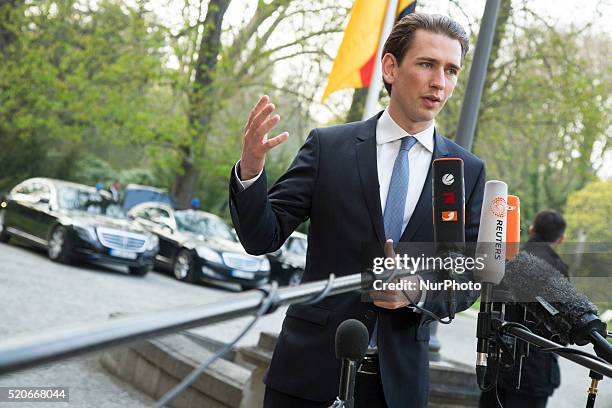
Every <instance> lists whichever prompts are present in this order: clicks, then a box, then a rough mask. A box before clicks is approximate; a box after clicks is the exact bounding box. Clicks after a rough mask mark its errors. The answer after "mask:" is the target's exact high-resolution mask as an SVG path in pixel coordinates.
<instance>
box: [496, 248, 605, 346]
mask: <svg viewBox="0 0 612 408" xmlns="http://www.w3.org/2000/svg"><path fill="white" fill-rule="evenodd" d="M501 284H502V285H503V286H505V287H506V288H507V289H508V290H509V291H510V292H511V293H512V296H513V298H514V300H515V301H516V302H519V303H526V306H527V309H528V310H529V311H530V312H532V314H533V315H534V316H535V317H536V318H538V319H540V320H541V321H542V322H543V323H544V324H546V326H548V327H549V328H551V329H553V330H554V331H555V332H557V333H558V334H559V335H560V336H561V337H562V338H563V339H564V340H568V338H567V335H569V333H567V331H568V329H571V328H574V327H576V326H578V325H580V324H581V323H582V318H583V317H584V316H585V315H586V314H592V315H596V314H597V307H596V306H595V305H594V304H593V303H592V302H591V301H590V300H589V299H588V298H587V297H586V296H585V295H583V294H582V293H580V292H579V291H578V290H577V289H576V288H575V287H574V285H572V283H571V282H570V281H569V280H567V279H566V278H565V277H564V276H563V275H562V274H561V273H560V272H559V271H557V270H556V269H555V268H553V267H552V266H551V265H550V264H548V263H547V262H545V261H544V260H542V259H540V258H538V257H536V256H533V255H531V254H529V253H527V252H524V251H521V252H519V253H518V255H516V256H515V257H514V258H513V259H512V260H511V261H509V262H508V263H507V264H506V274H505V276H504V279H503V280H502V282H501ZM542 301H544V302H542ZM543 303H544V304H546V303H548V304H550V305H551V306H552V307H553V308H554V309H550V310H548V311H547V310H545V309H544V308H545V306H543V305H542V304H543ZM555 309H556V310H555ZM556 311H558V313H555V312H556ZM568 325H569V327H568Z"/></svg>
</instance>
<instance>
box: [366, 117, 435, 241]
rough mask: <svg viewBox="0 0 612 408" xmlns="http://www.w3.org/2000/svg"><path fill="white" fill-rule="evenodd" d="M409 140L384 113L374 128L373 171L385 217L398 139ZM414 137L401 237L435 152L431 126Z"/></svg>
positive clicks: (403, 131) (417, 199)
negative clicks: (374, 153) (376, 171)
mask: <svg viewBox="0 0 612 408" xmlns="http://www.w3.org/2000/svg"><path fill="white" fill-rule="evenodd" d="M405 136H408V132H406V131H405V130H404V129H402V128H401V127H399V125H398V124H397V123H395V121H394V120H393V119H392V118H391V116H390V115H389V111H388V110H387V109H385V111H384V112H383V114H382V116H381V117H380V118H379V119H378V122H377V124H376V168H377V170H378V184H379V185H380V205H381V208H382V211H383V215H384V213H385V204H386V203H387V195H388V194H389V184H390V183H391V174H392V173H393V165H394V164H395V158H396V157H397V154H398V153H399V149H400V145H401V144H402V141H401V139H402V138H404V137H405ZM410 136H413V137H414V138H415V139H416V140H417V141H418V143H416V144H415V145H414V146H413V147H412V149H410V152H408V166H409V167H410V178H409V180H408V196H407V197H406V207H405V208H404V221H403V223H402V233H403V232H404V229H406V225H408V221H410V217H412V214H413V213H414V209H415V208H416V206H417V203H418V201H419V197H421V192H422V191H423V186H424V185H425V179H426V178H427V173H428V172H429V166H431V158H432V155H433V150H434V125H433V124H432V125H431V126H430V127H428V128H427V129H425V130H423V131H422V132H420V133H417V134H416V135H410Z"/></svg>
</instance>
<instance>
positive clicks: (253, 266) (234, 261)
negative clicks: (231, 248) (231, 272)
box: [222, 252, 261, 271]
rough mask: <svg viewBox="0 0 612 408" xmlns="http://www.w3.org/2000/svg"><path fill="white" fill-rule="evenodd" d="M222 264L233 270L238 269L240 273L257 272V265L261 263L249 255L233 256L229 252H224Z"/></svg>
mask: <svg viewBox="0 0 612 408" xmlns="http://www.w3.org/2000/svg"><path fill="white" fill-rule="evenodd" d="M222 255H223V262H225V264H226V265H227V266H229V267H230V268H233V269H240V270H241V271H257V270H259V264H260V263H261V262H260V260H259V259H258V258H254V257H252V256H249V255H242V254H234V253H231V252H224V253H223V254H222Z"/></svg>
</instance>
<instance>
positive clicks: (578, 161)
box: [438, 11, 612, 238]
mask: <svg viewBox="0 0 612 408" xmlns="http://www.w3.org/2000/svg"><path fill="white" fill-rule="evenodd" d="M523 17H524V16H523V15H520V14H519V13H518V12H516V11H515V12H513V14H511V15H510V17H509V20H508V23H507V24H508V27H507V29H506V34H505V37H504V38H503V39H502V40H501V42H500V48H499V50H498V52H497V54H496V55H497V58H495V59H494V61H493V62H492V63H490V64H489V70H488V73H487V80H486V86H485V89H484V92H483V97H482V101H481V108H480V114H479V120H478V125H477V130H476V135H475V143H474V152H475V153H476V154H477V155H478V156H479V157H481V158H482V159H484V160H485V161H486V164H487V178H488V179H499V180H503V181H505V182H507V183H508V189H509V193H511V194H515V195H518V196H519V198H520V200H521V212H522V214H521V218H522V228H521V229H522V231H523V234H524V235H525V233H526V231H527V227H528V226H529V224H530V223H531V222H532V220H533V218H534V216H535V214H536V213H537V212H538V211H540V210H542V209H544V208H557V209H560V210H563V209H564V206H565V204H566V200H567V197H568V195H569V194H570V193H571V192H572V191H575V190H578V189H580V188H582V187H583V186H584V185H585V184H587V183H588V182H590V181H592V180H594V179H596V171H597V170H598V167H596V166H597V165H599V166H601V165H602V163H603V155H604V154H605V152H606V150H608V151H609V150H610V144H609V143H608V142H609V136H608V134H609V129H610V127H611V125H612V122H611V118H612V115H611V113H612V112H611V106H612V105H610V103H609V101H610V96H609V95H610V94H611V93H612V83H611V82H610V81H606V80H604V78H609V77H610V68H609V66H608V65H605V64H597V63H596V62H597V61H596V60H594V58H592V56H590V55H588V52H587V51H586V50H590V52H591V53H594V54H597V50H598V49H599V50H600V51H603V50H605V49H606V48H607V47H609V45H610V44H611V43H612V40H611V39H610V38H609V37H606V36H602V37H601V38H599V39H598V42H594V41H590V37H589V35H588V34H587V33H585V32H580V31H579V30H577V29H576V30H571V31H570V30H569V29H558V28H555V27H550V26H546V25H545V24H542V22H541V21H540V20H537V22H533V23H531V24H527V25H526V24H525V20H524V19H523ZM470 63H471V62H470V61H468V64H470ZM469 68H470V67H469V65H468V66H467V67H466V68H465V69H464V71H465V72H464V75H463V77H462V78H461V83H460V84H459V86H458V87H457V90H456V93H455V96H454V97H453V100H451V102H450V104H449V106H447V108H446V112H444V113H443V114H442V115H440V116H439V119H438V122H439V123H440V124H441V125H442V128H443V129H444V130H445V131H446V132H447V134H451V136H452V135H454V134H456V130H455V129H456V127H457V122H458V118H459V112H460V105H461V103H462V101H463V94H464V90H465V86H466V82H467V75H465V74H466V73H467V72H469ZM598 163H599V164H598ZM523 238H525V236H524V237H523Z"/></svg>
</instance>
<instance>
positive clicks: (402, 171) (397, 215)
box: [369, 136, 417, 353]
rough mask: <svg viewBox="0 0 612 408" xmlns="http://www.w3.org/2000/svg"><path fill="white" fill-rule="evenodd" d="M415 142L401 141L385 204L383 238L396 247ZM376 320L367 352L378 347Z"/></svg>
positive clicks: (411, 138)
mask: <svg viewBox="0 0 612 408" xmlns="http://www.w3.org/2000/svg"><path fill="white" fill-rule="evenodd" d="M416 142H417V140H416V139H415V138H414V137H412V136H405V137H404V138H403V139H402V144H401V146H400V150H399V153H398V154H397V157H396V158H395V163H394V164H393V173H391V181H390V182H389V193H388V194H387V202H386V203H385V214H384V223H385V238H386V239H392V240H393V245H394V246H395V245H397V243H398V242H399V240H400V238H401V236H402V225H403V224H404V208H405V207H406V196H407V195H408V179H409V177H410V166H409V165H408V152H410V149H412V146H414V144H415V143H416ZM377 331H378V320H376V323H375V324H374V332H373V333H372V338H371V339H370V344H369V352H370V353H372V352H375V350H376V349H377V345H378V335H377Z"/></svg>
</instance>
